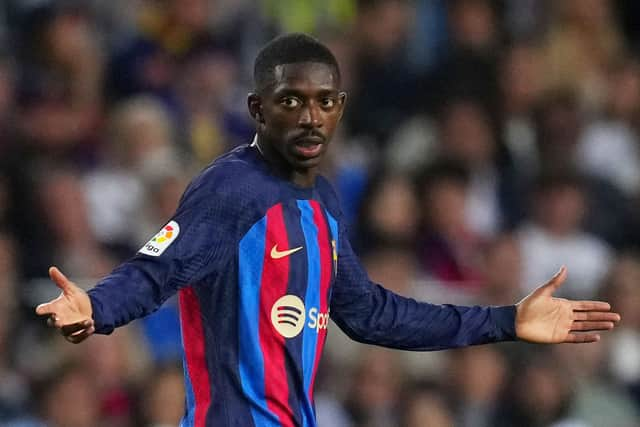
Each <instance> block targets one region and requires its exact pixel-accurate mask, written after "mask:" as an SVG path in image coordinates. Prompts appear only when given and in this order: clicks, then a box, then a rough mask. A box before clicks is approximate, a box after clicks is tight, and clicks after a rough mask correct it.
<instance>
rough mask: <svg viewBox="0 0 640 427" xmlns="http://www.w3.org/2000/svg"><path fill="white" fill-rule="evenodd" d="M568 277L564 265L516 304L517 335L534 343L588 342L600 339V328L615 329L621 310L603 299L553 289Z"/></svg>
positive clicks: (604, 329)
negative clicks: (581, 297) (570, 295)
mask: <svg viewBox="0 0 640 427" xmlns="http://www.w3.org/2000/svg"><path fill="white" fill-rule="evenodd" d="M566 277H567V269H566V268H565V267H562V268H561V269H560V271H558V273H556V275H555V276H553V277H552V278H551V280H549V281H548V282H547V283H545V284H544V285H542V286H540V287H539V288H538V289H536V290H535V291H533V292H532V293H531V294H529V295H527V296H526V297H525V298H524V299H523V300H522V301H520V302H519V303H518V304H516V310H517V311H516V335H517V337H518V339H520V340H522V341H528V342H533V343H546V344H557V343H588V342H595V341H598V340H599V339H600V334H599V332H601V331H606V330H609V329H613V328H614V327H615V325H616V323H618V322H619V321H620V315H619V314H618V313H613V312H611V306H610V305H609V304H608V303H606V302H603V301H572V300H568V299H564V298H555V297H554V296H553V293H554V292H555V291H556V290H557V289H558V288H559V287H560V285H561V284H562V282H564V281H565V279H566Z"/></svg>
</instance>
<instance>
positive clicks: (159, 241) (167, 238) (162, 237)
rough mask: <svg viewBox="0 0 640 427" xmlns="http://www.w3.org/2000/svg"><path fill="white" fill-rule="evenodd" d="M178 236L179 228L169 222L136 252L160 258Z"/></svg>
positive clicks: (172, 222) (176, 224) (175, 223)
mask: <svg viewBox="0 0 640 427" xmlns="http://www.w3.org/2000/svg"><path fill="white" fill-rule="evenodd" d="M178 234H180V226H179V225H178V223H177V222H175V221H171V222H169V224H167V225H165V226H164V227H163V228H162V230H160V231H159V232H158V234H156V235H155V236H153V237H152V238H151V240H149V241H148V242H147V243H145V245H144V246H143V247H142V248H140V250H139V251H138V252H139V253H141V254H145V255H150V256H160V255H162V253H163V252H164V251H165V250H166V249H167V248H168V247H169V246H170V245H171V243H173V241H174V240H176V238H177V237H178Z"/></svg>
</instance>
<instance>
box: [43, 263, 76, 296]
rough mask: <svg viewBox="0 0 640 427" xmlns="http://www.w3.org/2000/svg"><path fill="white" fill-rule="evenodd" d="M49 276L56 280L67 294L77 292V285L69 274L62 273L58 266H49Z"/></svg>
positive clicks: (57, 284)
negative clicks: (69, 277) (70, 278)
mask: <svg viewBox="0 0 640 427" xmlns="http://www.w3.org/2000/svg"><path fill="white" fill-rule="evenodd" d="M49 277H51V280H53V281H54V283H55V284H56V286H58V287H59V288H60V289H61V290H62V292H63V293H64V294H65V295H68V294H72V293H74V292H75V285H74V284H73V282H71V281H70V280H69V279H67V276H65V275H64V274H62V271H60V270H59V269H58V267H51V268H49Z"/></svg>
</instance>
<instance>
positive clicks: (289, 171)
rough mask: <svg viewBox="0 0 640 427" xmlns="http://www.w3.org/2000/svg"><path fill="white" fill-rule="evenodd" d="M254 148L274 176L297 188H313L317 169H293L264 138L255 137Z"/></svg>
mask: <svg viewBox="0 0 640 427" xmlns="http://www.w3.org/2000/svg"><path fill="white" fill-rule="evenodd" d="M251 145H252V146H255V147H256V148H257V149H258V151H259V152H260V154H261V155H262V157H263V158H264V159H265V161H266V162H267V163H268V164H269V166H270V167H271V169H272V170H273V171H274V172H275V173H276V175H278V176H280V177H282V178H283V179H286V180H287V181H289V182H291V183H292V184H294V185H296V186H298V187H305V188H309V187H313V185H314V184H315V181H316V176H317V175H318V168H317V167H312V168H295V167H293V166H292V165H291V164H289V163H288V162H287V160H286V159H285V158H284V157H283V156H282V155H281V154H280V153H279V152H278V151H277V150H276V149H275V148H273V145H272V144H270V143H269V142H265V139H264V137H260V135H256V137H255V138H254V139H253V142H252V143H251Z"/></svg>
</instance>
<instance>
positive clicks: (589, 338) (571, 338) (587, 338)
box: [564, 333, 600, 344]
mask: <svg viewBox="0 0 640 427" xmlns="http://www.w3.org/2000/svg"><path fill="white" fill-rule="evenodd" d="M596 341H600V334H597V333H586V334H582V333H577V334H575V333H570V334H569V335H567V338H566V339H565V340H564V342H566V343H574V344H582V343H589V342H596Z"/></svg>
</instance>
